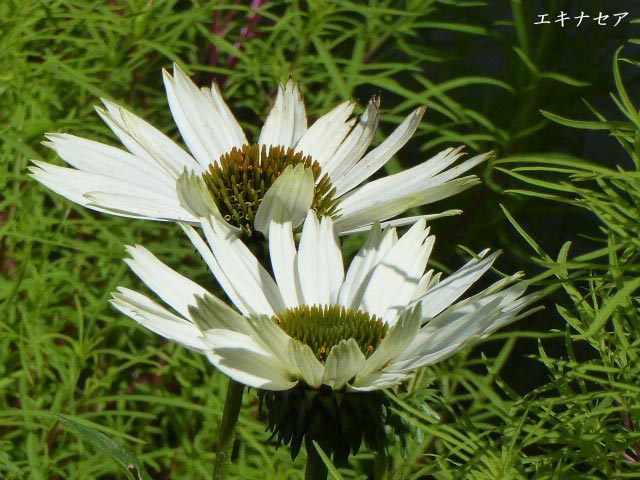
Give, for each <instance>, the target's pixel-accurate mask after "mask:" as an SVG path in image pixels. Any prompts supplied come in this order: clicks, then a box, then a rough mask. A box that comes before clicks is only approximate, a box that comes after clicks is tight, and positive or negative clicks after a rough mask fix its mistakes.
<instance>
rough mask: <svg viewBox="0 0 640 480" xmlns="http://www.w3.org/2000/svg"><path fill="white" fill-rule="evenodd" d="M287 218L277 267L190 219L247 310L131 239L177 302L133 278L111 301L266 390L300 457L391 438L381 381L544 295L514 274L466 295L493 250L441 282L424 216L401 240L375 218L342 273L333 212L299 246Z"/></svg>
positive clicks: (278, 429) (504, 320)
mask: <svg viewBox="0 0 640 480" xmlns="http://www.w3.org/2000/svg"><path fill="white" fill-rule="evenodd" d="M281 215H282V209H280V210H279V211H277V212H276V220H280V221H274V222H272V223H271V225H270V228H269V230H270V231H269V253H270V258H271V267H272V269H273V276H272V275H271V274H270V273H268V271H267V270H266V269H265V267H264V266H262V265H261V264H260V262H259V261H258V259H257V258H256V257H255V256H254V255H253V254H252V253H251V251H250V250H249V249H248V248H247V246H245V244H244V243H243V242H242V241H240V240H239V239H238V237H237V236H236V235H235V234H234V233H233V232H232V231H231V230H230V229H229V228H228V227H227V226H226V224H225V223H224V222H222V221H220V220H219V219H218V218H216V217H211V218H210V219H208V220H206V221H203V223H202V226H203V230H204V234H205V236H206V238H207V241H208V245H207V243H205V241H204V240H203V239H202V238H201V237H200V236H199V235H198V233H196V231H195V230H194V229H193V228H192V227H190V226H184V227H183V228H184V229H185V231H186V233H187V235H188V236H189V238H190V239H191V241H192V242H193V244H194V246H195V247H196V248H197V250H198V251H199V252H200V254H201V256H202V257H203V259H204V260H205V262H206V263H207V265H208V266H209V268H210V269H211V270H212V272H213V274H214V275H215V277H216V279H217V280H218V282H219V283H220V285H221V286H222V288H223V289H224V291H225V292H226V294H227V295H228V297H229V298H230V300H231V301H232V303H233V304H234V305H235V307H236V308H237V311H236V310H234V309H233V308H231V307H229V306H228V305H226V304H225V303H224V302H223V301H222V300H220V299H218V298H217V297H215V296H214V295H212V294H211V293H209V292H207V291H206V290H205V289H204V288H202V287H200V286H199V285H197V284H195V283H194V282H192V281H191V280H189V279H187V278H185V277H183V276H182V275H180V274H179V273H177V272H175V271H173V270H172V269H170V268H169V267H167V266H166V265H164V264H163V263H162V262H160V260H158V259H157V258H156V257H155V256H153V255H152V254H151V253H150V252H149V251H148V250H146V249H145V248H144V247H141V246H136V247H129V248H128V252H129V254H130V255H131V258H130V259H128V260H127V263H128V264H129V266H130V267H131V268H132V270H133V271H134V272H135V273H136V274H137V275H138V276H139V277H140V279H141V280H142V281H143V282H144V283H146V284H147V286H148V287H149V288H150V289H151V290H153V291H154V292H155V294H156V295H158V297H160V298H161V299H162V300H163V301H164V302H165V303H167V304H168V305H169V306H170V307H171V308H172V309H173V311H170V310H168V309H166V308H165V307H163V306H161V305H160V304H158V303H156V302H154V301H153V300H151V299H150V298H148V297H147V296H145V295H142V294H140V293H137V292H134V291H132V290H129V289H126V288H118V292H116V293H114V294H113V299H112V303H113V305H114V306H115V307H116V308H117V309H118V310H120V311H121V312H123V313H124V314H125V315H127V316H129V317H131V318H132V319H134V320H135V321H137V322H138V323H140V324H142V325H144V326H145V327H147V328H148V329H150V330H152V331H154V332H156V333H158V334H160V335H162V336H164V337H166V338H169V339H172V340H175V341H178V342H180V343H182V344H183V345H186V346H187V347H189V348H191V349H195V350H198V351H200V352H201V353H203V354H205V355H206V356H207V357H208V359H209V360H210V361H211V363H213V364H214V365H215V366H216V367H218V368H219V369H220V370H221V371H222V372H224V373H225V374H226V375H228V376H230V377H231V378H233V379H234V380H236V381H238V382H241V383H244V384H246V385H249V386H252V387H256V388H258V389H260V390H259V395H260V398H261V405H262V406H263V407H264V408H266V410H267V412H268V424H269V427H268V428H269V429H270V430H272V431H273V432H274V435H277V439H278V441H279V442H281V443H285V444H290V445H291V454H292V457H295V456H296V455H297V453H298V451H299V450H300V448H301V445H302V443H303V441H304V442H305V444H306V446H307V452H308V454H309V455H311V456H310V457H309V458H311V459H312V458H314V457H313V456H314V455H315V453H314V452H315V448H314V447H313V442H314V441H316V442H318V443H319V444H320V446H321V447H322V449H323V450H324V451H325V453H327V454H328V455H333V458H334V461H335V462H337V464H344V463H345V462H346V460H347V458H348V455H349V454H350V453H356V452H357V451H358V448H359V447H360V444H361V442H362V441H364V442H365V443H366V444H367V445H368V446H369V447H370V448H371V449H373V450H375V451H380V450H382V449H384V448H385V445H386V433H385V428H384V425H385V424H387V423H391V424H397V422H396V421H395V420H392V419H391V416H392V410H391V409H389V408H388V406H389V405H388V400H387V399H386V397H385V395H384V394H382V393H381V392H380V390H381V389H383V388H386V387H390V386H393V385H395V384H398V383H399V382H402V381H403V380H405V379H407V378H409V377H410V376H411V375H412V374H413V373H414V372H415V370H416V369H418V368H421V367H425V366H428V365H432V364H435V363H437V362H440V361H442V360H444V359H446V358H447V357H449V356H451V355H453V354H454V353H456V352H458V351H459V350H460V349H462V348H464V347H466V346H469V345H472V344H474V343H476V342H478V341H480V340H481V339H483V338H485V337H486V336H487V335H489V334H490V333H491V332H493V331H495V330H496V329H498V328H500V327H502V326H504V325H506V324H508V323H510V322H513V321H514V320H517V319H519V318H522V317H523V316H525V315H527V314H528V313H530V312H531V310H530V311H525V312H523V309H524V308H525V307H526V306H527V305H529V304H531V303H532V302H533V301H534V300H535V299H536V298H539V294H530V295H528V296H523V295H524V291H525V287H524V285H523V284H522V283H521V282H518V281H517V280H518V278H519V276H520V275H519V274H515V275H512V276H510V277H506V278H504V279H502V280H500V281H498V282H496V283H495V284H493V285H492V286H490V287H489V288H487V289H485V290H483V291H481V292H480V293H477V294H475V295H472V296H469V297H467V298H466V299H464V300H460V298H461V297H462V296H463V295H464V293H465V292H466V291H467V289H468V288H469V287H471V285H473V284H474V283H475V282H476V281H477V280H478V279H479V278H480V277H481V276H482V275H483V274H484V273H485V272H486V271H487V270H488V269H489V268H490V267H491V265H492V264H493V262H494V260H495V258H496V257H497V255H498V254H497V253H494V254H492V255H488V252H487V251H483V252H481V253H480V254H479V255H478V257H477V258H474V259H473V260H470V261H469V262H468V263H467V264H466V265H464V266H463V267H462V268H461V269H459V270H458V271H456V272H454V273H453V274H451V275H450V276H449V277H447V278H445V279H442V280H441V278H440V274H435V275H434V272H433V271H432V270H428V271H426V272H425V269H426V265H427V261H428V259H429V256H430V254H431V250H432V248H433V245H434V241H435V239H434V237H433V236H430V235H429V229H428V228H426V226H425V222H424V220H420V221H418V222H417V223H416V224H415V225H413V227H411V228H410V229H409V231H408V232H407V233H405V234H404V235H403V236H402V237H401V238H398V236H397V234H396V230H395V228H391V227H388V228H386V229H384V230H382V229H381V228H380V227H379V225H378V224H375V225H374V226H373V228H372V229H371V232H370V234H369V238H368V240H367V242H366V243H365V245H364V247H363V248H362V249H361V250H360V252H359V253H358V254H357V255H356V257H355V258H354V260H353V261H352V262H351V265H350V267H349V269H348V270H347V272H346V274H345V270H344V268H343V262H342V254H341V251H340V246H339V243H338V240H337V234H336V230H335V226H334V222H333V220H331V218H329V217H325V218H322V219H320V220H318V219H317V217H316V214H315V213H314V212H313V211H311V212H309V213H308V214H307V217H306V221H305V222H304V226H303V228H302V234H301V237H300V243H299V247H298V248H296V246H295V243H294V230H293V225H292V223H291V222H290V221H282V218H290V216H288V215H282V216H281ZM318 462H319V461H318ZM318 462H312V463H314V464H316V463H317V468H319V469H320V470H322V469H323V468H324V467H323V466H322V465H323V464H322V463H321V462H319V463H318Z"/></svg>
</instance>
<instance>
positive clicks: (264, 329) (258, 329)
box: [247, 315, 291, 365]
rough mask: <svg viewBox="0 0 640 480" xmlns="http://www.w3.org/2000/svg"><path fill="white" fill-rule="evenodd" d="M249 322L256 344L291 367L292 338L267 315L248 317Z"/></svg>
mask: <svg viewBox="0 0 640 480" xmlns="http://www.w3.org/2000/svg"><path fill="white" fill-rule="evenodd" d="M247 322H248V324H249V328H250V329H251V330H252V334H251V336H252V338H253V339H254V340H255V342H256V343H257V344H259V345H260V346H261V347H263V348H265V349H266V350H269V351H270V352H271V353H273V354H274V355H275V356H276V357H278V358H279V359H280V361H281V362H282V363H284V364H285V365H289V343H290V342H291V337H290V336H289V335H287V334H286V332H285V331H284V330H282V329H281V328H280V327H279V326H278V325H276V323H275V322H274V321H273V319H272V318H271V317H268V316H266V315H251V316H249V317H247Z"/></svg>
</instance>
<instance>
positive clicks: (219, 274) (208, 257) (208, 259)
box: [180, 224, 253, 315]
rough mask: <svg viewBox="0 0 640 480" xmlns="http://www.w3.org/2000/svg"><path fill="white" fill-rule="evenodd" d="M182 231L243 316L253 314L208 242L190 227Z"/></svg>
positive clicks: (183, 225) (186, 226)
mask: <svg viewBox="0 0 640 480" xmlns="http://www.w3.org/2000/svg"><path fill="white" fill-rule="evenodd" d="M180 226H181V227H182V230H183V231H184V233H185V234H186V235H187V237H189V240H191V243H192V244H193V246H194V247H195V248H196V250H198V253H200V256H201V257H202V259H203V260H204V261H205V263H206V264H207V266H208V267H209V269H210V270H211V273H213V276H214V277H215V278H216V280H217V281H218V283H219V284H220V286H221V287H222V289H223V290H224V292H225V293H226V294H227V296H228V297H229V299H230V300H231V301H232V302H233V304H234V305H235V306H236V307H237V308H238V310H240V312H242V314H243V315H248V314H250V313H253V310H252V309H251V307H250V306H249V304H248V303H246V302H245V299H244V298H243V296H242V295H241V294H240V293H239V292H238V291H237V290H236V288H235V287H234V285H233V283H232V282H231V281H230V280H229V278H228V276H227V275H226V273H225V271H224V270H223V269H222V267H221V266H220V263H219V262H218V260H217V259H216V257H215V256H214V255H213V252H212V251H211V249H210V248H209V246H208V245H207V244H206V242H205V241H204V240H203V239H202V237H200V235H198V233H197V232H196V231H195V229H194V228H193V227H191V226H189V225H185V224H181V225H180Z"/></svg>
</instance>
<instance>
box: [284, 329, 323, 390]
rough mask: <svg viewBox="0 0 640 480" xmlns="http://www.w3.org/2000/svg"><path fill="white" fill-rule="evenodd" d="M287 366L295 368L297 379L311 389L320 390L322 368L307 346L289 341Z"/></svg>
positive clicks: (295, 341)
mask: <svg viewBox="0 0 640 480" xmlns="http://www.w3.org/2000/svg"><path fill="white" fill-rule="evenodd" d="M288 353H289V365H292V366H293V365H295V366H296V367H297V371H296V373H297V377H298V378H300V379H301V380H303V381H304V382H305V383H306V384H307V385H308V386H309V387H311V388H320V385H321V384H322V375H323V374H324V367H323V366H322V364H321V363H320V361H319V360H318V359H317V358H316V356H315V355H314V354H313V351H312V350H311V348H309V345H302V344H301V343H300V342H299V341H297V340H294V339H291V340H290V342H289V352H288Z"/></svg>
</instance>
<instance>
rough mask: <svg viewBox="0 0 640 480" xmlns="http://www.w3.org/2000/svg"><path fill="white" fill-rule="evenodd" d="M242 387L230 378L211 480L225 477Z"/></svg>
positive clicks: (240, 404) (238, 413) (229, 463)
mask: <svg viewBox="0 0 640 480" xmlns="http://www.w3.org/2000/svg"><path fill="white" fill-rule="evenodd" d="M243 394H244V385H243V384H242V383H238V382H236V381H235V380H233V379H232V378H230V379H229V386H228V387H227V398H225V401H224V410H223V411H222V420H221V421H220V431H219V432H218V445H217V447H216V459H215V461H214V464H213V480H222V479H223V478H225V477H226V476H227V470H229V465H231V453H232V452H233V436H234V435H233V434H234V432H235V429H236V423H238V416H239V415H240V407H241V406H242V395H243Z"/></svg>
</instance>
